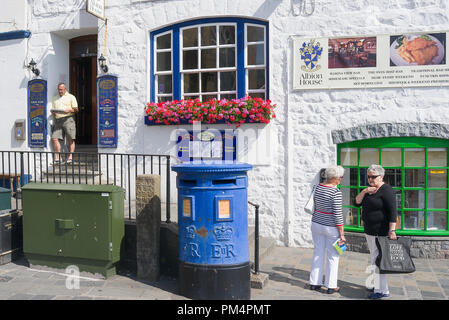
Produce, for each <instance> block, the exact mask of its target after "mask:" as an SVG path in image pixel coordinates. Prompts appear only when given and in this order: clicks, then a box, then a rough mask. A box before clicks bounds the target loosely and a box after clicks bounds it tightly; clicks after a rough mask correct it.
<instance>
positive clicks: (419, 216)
mask: <svg viewBox="0 0 449 320" xmlns="http://www.w3.org/2000/svg"><path fill="white" fill-rule="evenodd" d="M404 229H420V230H423V229H424V212H422V211H405V212H404Z"/></svg>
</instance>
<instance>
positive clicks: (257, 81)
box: [248, 69, 265, 90]
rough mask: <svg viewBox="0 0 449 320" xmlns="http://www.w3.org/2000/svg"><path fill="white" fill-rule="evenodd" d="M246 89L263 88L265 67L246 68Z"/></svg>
mask: <svg viewBox="0 0 449 320" xmlns="http://www.w3.org/2000/svg"><path fill="white" fill-rule="evenodd" d="M248 89H250V90H254V89H265V69H257V70H248Z"/></svg>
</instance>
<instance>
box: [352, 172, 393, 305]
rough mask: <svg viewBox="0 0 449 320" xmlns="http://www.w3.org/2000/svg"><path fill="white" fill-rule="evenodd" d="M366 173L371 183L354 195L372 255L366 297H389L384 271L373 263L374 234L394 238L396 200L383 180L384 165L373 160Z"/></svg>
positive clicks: (376, 254) (375, 248)
mask: <svg viewBox="0 0 449 320" xmlns="http://www.w3.org/2000/svg"><path fill="white" fill-rule="evenodd" d="M367 173H368V184H369V185H370V186H369V187H368V188H366V189H364V190H362V192H360V193H359V194H358V195H357V197H356V198H355V202H356V205H357V206H362V221H363V226H364V229H365V237H366V241H367V243H368V248H369V251H370V255H371V265H372V268H373V269H372V271H375V273H374V288H372V289H368V290H369V291H372V293H371V294H370V295H369V296H368V298H369V299H381V298H385V297H388V296H389V295H390V293H389V290H388V285H387V277H386V275H385V274H380V273H379V269H378V268H377V266H376V264H375V261H376V258H377V256H378V254H379V251H378V249H377V246H376V237H386V236H388V237H389V238H390V239H396V233H395V229H396V217H397V210H396V200H395V194H394V191H393V188H391V186H389V185H388V184H385V182H384V181H383V177H384V175H385V170H384V168H382V167H381V166H379V165H374V164H373V165H371V166H370V167H369V168H368V172H367Z"/></svg>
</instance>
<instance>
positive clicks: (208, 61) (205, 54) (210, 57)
mask: <svg viewBox="0 0 449 320" xmlns="http://www.w3.org/2000/svg"><path fill="white" fill-rule="evenodd" d="M216 67H217V49H203V50H201V68H204V69H207V68H216Z"/></svg>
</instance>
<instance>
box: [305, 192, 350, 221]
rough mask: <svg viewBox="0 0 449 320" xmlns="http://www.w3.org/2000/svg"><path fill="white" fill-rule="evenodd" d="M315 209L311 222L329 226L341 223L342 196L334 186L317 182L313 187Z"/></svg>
mask: <svg viewBox="0 0 449 320" xmlns="http://www.w3.org/2000/svg"><path fill="white" fill-rule="evenodd" d="M314 201H315V211H314V213H313V216H312V222H316V223H319V224H322V225H325V226H329V227H338V226H342V225H343V210H342V208H341V206H342V204H343V196H342V193H341V191H340V190H338V189H337V188H336V187H328V186H323V185H322V184H319V185H317V186H316V189H315V197H314Z"/></svg>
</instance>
